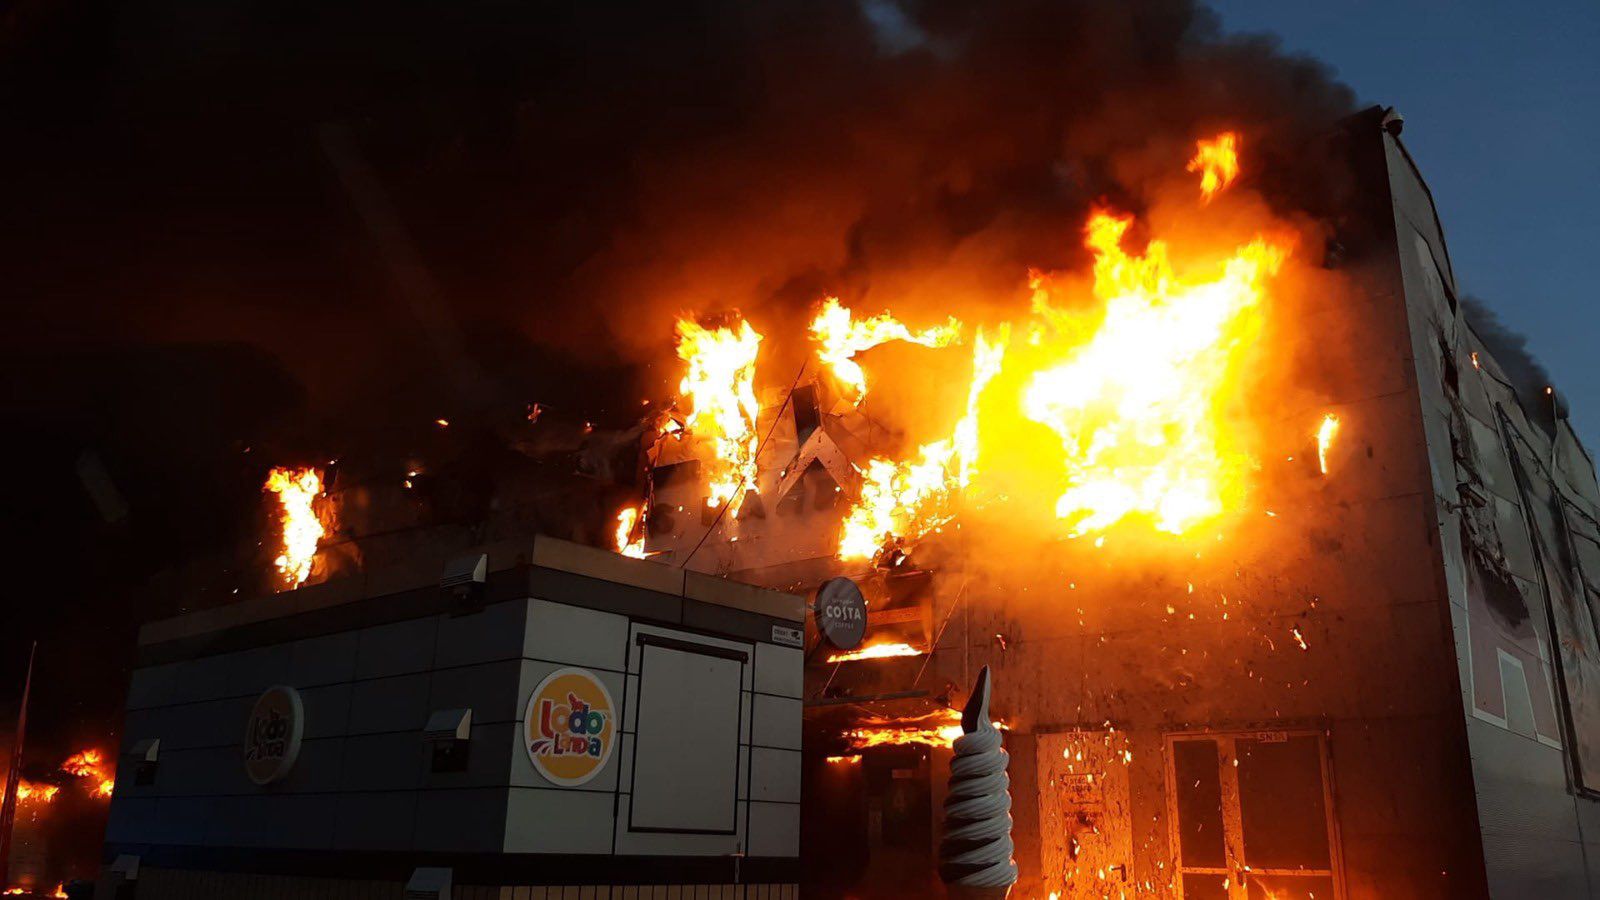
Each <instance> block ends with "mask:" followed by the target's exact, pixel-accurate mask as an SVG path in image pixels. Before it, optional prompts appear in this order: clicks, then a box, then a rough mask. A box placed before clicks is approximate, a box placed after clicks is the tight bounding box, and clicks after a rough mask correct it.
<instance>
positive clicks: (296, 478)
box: [262, 466, 325, 588]
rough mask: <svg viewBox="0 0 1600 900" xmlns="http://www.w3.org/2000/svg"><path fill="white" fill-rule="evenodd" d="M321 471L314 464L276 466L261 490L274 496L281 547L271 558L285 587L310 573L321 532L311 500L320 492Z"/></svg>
mask: <svg viewBox="0 0 1600 900" xmlns="http://www.w3.org/2000/svg"><path fill="white" fill-rule="evenodd" d="M322 488H323V485H322V472H321V471H320V470H318V469H317V468H315V467H312V466H306V467H304V468H290V467H284V466H278V467H275V468H273V470H272V471H271V472H270V473H268V475H267V483H266V484H265V485H264V486H263V487H262V490H264V491H265V492H267V493H269V494H276V495H277V496H278V504H279V507H280V509H281V511H280V512H279V514H278V520H279V522H280V523H281V524H282V526H283V549H282V551H281V552H280V553H279V554H278V557H277V559H275V560H273V565H275V566H277V568H278V573H279V574H280V575H282V576H283V581H284V585H285V587H288V588H296V587H299V586H300V585H301V584H304V583H305V580H306V578H308V577H309V576H310V575H311V563H312V561H313V560H314V559H315V558H316V555H317V542H319V541H321V540H322V536H323V534H324V533H325V531H324V529H323V527H322V521H321V520H320V519H318V518H317V513H316V510H315V508H314V504H315V502H316V500H317V498H318V497H320V496H322Z"/></svg>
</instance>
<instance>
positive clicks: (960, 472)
mask: <svg viewBox="0 0 1600 900" xmlns="http://www.w3.org/2000/svg"><path fill="white" fill-rule="evenodd" d="M1009 334H1010V332H1009V330H1007V329H1004V328H1002V329H1001V330H1000V331H999V332H998V336H997V337H996V338H995V340H993V341H991V340H989V339H988V338H987V337H986V336H985V334H984V332H983V330H982V329H979V331H978V333H977V337H976V338H975V340H974V341H973V351H972V382H971V384H970V386H969V387H968V390H967V411H966V415H964V416H963V417H962V419H961V421H960V422H958V423H956V427H955V431H954V433H953V434H952V436H951V437H949V438H946V439H944V440H938V441H934V442H932V443H930V444H924V445H922V446H921V447H919V448H918V449H917V455H916V457H915V458H914V459H911V460H901V461H894V460H889V459H886V458H884V457H874V458H873V459H871V460H868V461H867V467H866V468H865V469H863V470H860V471H861V476H862V479H861V486H860V490H859V492H858V494H857V497H856V501H855V505H854V506H852V507H851V509H850V513H849V514H848V515H847V516H846V517H845V520H844V525H843V527H842V528H841V529H840V532H839V556H840V558H842V559H869V558H871V557H873V556H875V555H876V554H877V553H878V551H879V550H881V549H882V548H883V547H884V546H885V545H886V544H888V543H891V542H892V541H894V540H895V539H904V540H915V539H917V538H920V537H922V536H923V535H925V534H927V533H928V532H930V531H933V530H934V529H936V528H938V527H939V526H941V525H943V524H944V523H946V522H948V521H950V519H951V517H952V516H953V515H954V514H955V512H954V508H953V504H952V502H951V501H952V499H953V496H954V493H955V491H956V490H957V489H959V488H964V487H966V486H967V485H969V484H970V483H971V481H972V476H973V474H974V473H975V472H976V471H977V463H978V447H979V442H978V438H979V418H978V404H979V400H980V399H981V398H982V397H983V392H984V389H985V388H987V387H988V386H989V382H990V381H991V380H993V379H994V377H995V375H997V374H999V372H1000V365H1001V362H1002V361H1003V359H1004V356H1005V349H1006V341H1007V339H1008V337H1009Z"/></svg>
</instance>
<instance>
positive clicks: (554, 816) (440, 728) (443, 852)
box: [106, 538, 804, 898]
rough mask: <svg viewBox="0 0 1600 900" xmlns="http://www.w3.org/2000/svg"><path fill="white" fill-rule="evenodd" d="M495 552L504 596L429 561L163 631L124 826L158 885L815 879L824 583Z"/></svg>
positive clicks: (517, 885)
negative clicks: (814, 682)
mask: <svg viewBox="0 0 1600 900" xmlns="http://www.w3.org/2000/svg"><path fill="white" fill-rule="evenodd" d="M485 554H486V557H485V570H486V573H487V577H486V581H485V584H484V588H483V594H482V596H481V605H480V603H478V602H475V601H474V600H473V598H472V597H471V596H470V594H469V595H468V596H467V598H466V600H465V601H464V600H463V599H462V598H461V597H456V596H453V595H452V592H451V591H450V590H447V589H445V588H443V587H441V585H440V573H441V571H443V570H444V568H445V565H444V564H445V562H446V560H444V559H443V558H440V559H428V558H419V559H418V560H416V564H415V565H413V566H411V567H409V568H407V569H405V570H403V571H399V570H396V571H376V572H372V573H370V574H368V575H366V576H365V577H364V578H348V579H342V580H336V581H332V582H328V583H324V584H321V585H317V586H314V587H310V588H304V589H301V590H298V591H294V592H290V593H286V594H279V595H276V596H272V597H268V598H263V599H262V600H259V601H250V602H246V603H241V604H236V605H233V606H229V607H222V608H218V609H213V610H208V611H204V612H199V613H194V614H190V615H187V616H183V617H180V618H177V619H170V620H165V621H162V622H156V623H152V624H151V625H149V626H147V627H146V628H145V629H144V631H143V632H142V633H141V638H140V641H141V646H140V653H141V665H140V667H139V668H137V669H136V671H135V673H134V675H133V680H132V684H131V686H130V689H129V698H128V710H127V717H126V723H125V726H124V730H123V735H124V740H123V744H124V746H123V753H124V757H123V759H124V766H123V767H122V769H121V773H122V777H121V778H120V779H119V782H118V784H117V787H116V792H115V795H114V797H113V800H112V806H111V814H110V824H109V825H108V828H107V835H106V859H107V861H108V862H110V861H112V860H115V859H117V858H118V857H124V858H126V857H127V856H130V855H131V856H137V857H138V859H139V870H138V877H137V882H138V892H137V895H138V896H139V897H141V898H144V897H181V898H190V897H195V898H199V897H269V896H270V897H293V896H331V894H330V893H329V891H346V892H348V893H340V894H339V896H362V897H368V896H370V897H396V898H398V897H400V896H402V895H406V894H405V891H406V886H407V883H408V880H412V879H413V870H414V869H417V868H418V867H423V868H446V869H450V870H452V878H453V894H452V896H455V897H457V898H460V897H477V896H483V897H489V896H494V897H499V896H509V893H507V894H502V890H504V891H508V892H509V891H513V890H521V891H527V890H529V889H531V888H533V887H534V886H539V885H545V886H548V885H566V886H584V888H583V890H584V891H585V895H586V896H588V895H590V894H591V893H592V892H593V891H594V890H595V889H596V888H600V889H602V891H603V892H604V891H606V890H609V888H610V887H612V886H621V885H641V884H643V885H650V884H656V885H699V886H700V887H701V889H702V890H704V889H706V886H707V885H732V884H761V885H763V890H764V891H767V892H768V893H769V894H770V896H773V897H780V896H793V895H794V883H795V881H796V871H795V863H796V859H795V857H796V855H797V852H798V827H799V809H798V801H799V799H800V797H799V790H800V784H799V777H800V752H799V747H800V743H799V741H800V736H799V731H800V700H799V697H800V688H801V684H800V682H801V652H800V651H799V650H797V649H794V648H793V647H791V646H787V645H786V644H785V643H783V642H786V641H787V642H792V641H794V640H797V634H798V631H797V630H798V628H799V626H800V624H801V622H802V620H803V615H804V612H803V606H802V604H801V601H800V600H799V599H798V598H795V597H792V596H789V595H784V594H779V593H777V592H773V591H768V590H763V589H759V588H754V587H750V586H747V585H739V584H733V583H731V582H726V581H723V580H721V579H717V578H712V577H709V576H704V575H698V574H694V573H685V572H683V571H681V570H677V569H673V568H670V567H667V566H663V565H660V564H657V563H651V562H645V561H640V560H629V559H624V558H621V557H618V556H616V555H614V554H611V553H607V552H605V551H600V550H595V549H592V548H587V547H582V546H579V545H574V544H569V543H566V542H563V541H557V540H552V539H547V538H538V539H536V540H532V541H522V542H508V543H506V544H501V545H494V546H491V547H489V548H486V550H485ZM467 559H468V560H471V559H472V556H471V555H470V554H469V556H468V557H467ZM470 568H471V567H470V566H468V569H467V570H466V571H468V572H470ZM469 580H470V579H469ZM263 710H265V713H264V712H263ZM552 711H554V712H552ZM574 723H576V724H574ZM557 745H559V746H557ZM259 782H265V783H259ZM436 875H437V873H434V876H435V877H436ZM418 877H421V878H422V880H423V882H427V881H428V877H429V875H428V873H422V875H421V876H418ZM432 883H434V884H437V882H436V881H434V882H432ZM413 887H416V885H415V884H414V885H413ZM572 889H575V888H572ZM617 889H618V890H619V891H621V890H622V889H621V888H620V887H618V888H617ZM540 890H541V891H542V890H543V888H540ZM630 890H632V888H630ZM424 895H427V896H432V894H412V895H407V896H424ZM541 895H542V893H541ZM602 895H604V894H603V893H602ZM619 895H620V894H619Z"/></svg>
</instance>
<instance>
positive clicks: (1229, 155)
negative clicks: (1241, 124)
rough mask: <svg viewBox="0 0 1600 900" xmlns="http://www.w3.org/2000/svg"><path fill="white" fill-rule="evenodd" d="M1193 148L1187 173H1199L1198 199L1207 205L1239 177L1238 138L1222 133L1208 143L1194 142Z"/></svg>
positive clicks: (1231, 133) (1204, 141) (1234, 135)
mask: <svg viewBox="0 0 1600 900" xmlns="http://www.w3.org/2000/svg"><path fill="white" fill-rule="evenodd" d="M1195 147H1196V152H1195V156H1194V159H1191V160H1189V171H1190V172H1199V173H1200V197H1201V199H1202V200H1203V201H1204V202H1207V203H1209V202H1211V198H1212V197H1214V196H1216V194H1217V192H1219V191H1221V190H1223V189H1224V188H1226V187H1227V186H1228V185H1230V184H1232V183H1233V180H1234V179H1235V178H1238V177H1239V136H1238V135H1237V134H1234V133H1233V132H1231V131H1224V132H1223V133H1222V134H1219V135H1217V136H1216V137H1215V138H1212V139H1211V140H1209V141H1208V140H1200V141H1196V142H1195Z"/></svg>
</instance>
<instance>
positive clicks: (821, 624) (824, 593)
mask: <svg viewBox="0 0 1600 900" xmlns="http://www.w3.org/2000/svg"><path fill="white" fill-rule="evenodd" d="M812 614H813V615H815V616H816V618H817V629H818V630H819V631H821V632H822V636H823V637H825V638H827V639H828V643H830V644H832V645H833V646H835V647H838V648H839V649H840V650H854V649H856V648H857V647H859V646H861V639H862V638H863V637H865V636H866V634H867V598H865V597H863V596H861V588H859V587H856V583H855V582H854V581H851V580H850V579H848V578H830V579H828V580H827V581H824V582H823V583H822V587H820V588H818V589H817V604H816V608H815V611H814V612H813V613H812Z"/></svg>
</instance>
